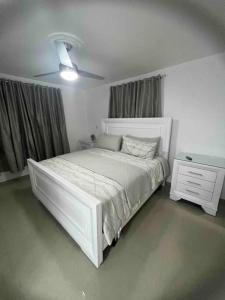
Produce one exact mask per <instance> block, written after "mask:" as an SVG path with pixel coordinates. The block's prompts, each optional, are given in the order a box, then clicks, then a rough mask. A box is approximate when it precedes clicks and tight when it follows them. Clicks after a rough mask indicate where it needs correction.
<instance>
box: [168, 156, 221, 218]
mask: <svg viewBox="0 0 225 300" xmlns="http://www.w3.org/2000/svg"><path fill="white" fill-rule="evenodd" d="M187 156H189V157H191V158H192V160H188V159H187V158H186V157H187ZM224 175H225V159H224V158H220V157H212V156H207V155H200V154H194V153H184V152H182V153H179V154H178V155H177V156H176V158H175V160H174V165H173V175H172V182H171V191H170V198H171V199H172V200H175V201H178V200H180V199H185V200H188V201H191V202H194V203H197V204H199V205H201V207H202V208H203V210H204V211H205V212H206V213H208V214H210V215H212V216H215V215H216V212H217V207H218V203H219V199H220V195H221V190H222V186H223V181H224Z"/></svg>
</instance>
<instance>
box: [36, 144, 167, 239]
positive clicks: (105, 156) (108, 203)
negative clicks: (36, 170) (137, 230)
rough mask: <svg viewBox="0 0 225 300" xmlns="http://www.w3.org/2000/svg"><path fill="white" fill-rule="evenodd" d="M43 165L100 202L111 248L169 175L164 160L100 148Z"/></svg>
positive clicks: (78, 152)
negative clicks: (122, 229) (133, 216)
mask: <svg viewBox="0 0 225 300" xmlns="http://www.w3.org/2000/svg"><path fill="white" fill-rule="evenodd" d="M40 164H42V165H43V166H45V168H47V169H49V170H51V171H53V172H55V173H56V174H57V175H59V176H61V177H63V178H64V179H66V180H68V181H69V182H70V183H72V184H74V185H76V186H78V187H79V188H81V189H83V190H84V191H86V192H87V193H89V194H91V195H93V196H95V197H96V198H98V199H99V200H100V201H101V203H102V218H103V219H102V224H103V233H104V236H105V239H106V241H107V243H108V244H109V245H110V244H111V243H112V241H113V239H114V237H115V236H116V235H117V234H118V232H120V230H121V228H122V225H123V224H125V223H126V221H127V220H128V219H129V218H130V216H131V215H132V213H133V212H134V211H135V210H136V209H137V207H138V206H140V204H141V203H142V202H143V201H145V200H146V199H147V198H148V197H149V196H150V195H151V193H152V191H153V190H155V188H156V187H157V186H158V185H159V183H160V182H162V181H163V180H164V178H165V177H167V176H168V163H167V161H166V160H165V159H164V158H162V157H156V158H155V159H153V160H148V159H142V158H139V157H135V156H132V155H128V154H124V153H121V152H113V151H110V150H104V149H98V148H94V149H89V150H83V151H77V152H73V153H69V154H65V155H61V156H57V157H55V158H51V159H47V160H44V161H42V162H40Z"/></svg>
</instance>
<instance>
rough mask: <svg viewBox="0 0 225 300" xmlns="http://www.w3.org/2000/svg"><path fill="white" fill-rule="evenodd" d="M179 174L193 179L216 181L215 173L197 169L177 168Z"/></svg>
mask: <svg viewBox="0 0 225 300" xmlns="http://www.w3.org/2000/svg"><path fill="white" fill-rule="evenodd" d="M178 172H179V174H183V175H188V176H191V177H194V178H199V179H203V180H208V181H212V182H215V181H216V172H213V171H209V170H204V169H199V168H193V167H189V166H183V165H181V166H179V171H178Z"/></svg>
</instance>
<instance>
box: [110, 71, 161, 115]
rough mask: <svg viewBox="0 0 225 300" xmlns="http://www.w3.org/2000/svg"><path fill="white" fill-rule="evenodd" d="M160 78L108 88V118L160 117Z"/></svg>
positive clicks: (155, 77)
mask: <svg viewBox="0 0 225 300" xmlns="http://www.w3.org/2000/svg"><path fill="white" fill-rule="evenodd" d="M161 116H162V111H161V76H154V77H151V78H146V79H143V80H138V81H134V82H128V83H125V84H122V85H118V86H112V87H111V88H110V101H109V118H153V117H161Z"/></svg>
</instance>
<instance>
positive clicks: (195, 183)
mask: <svg viewBox="0 0 225 300" xmlns="http://www.w3.org/2000/svg"><path fill="white" fill-rule="evenodd" d="M187 182H188V183H191V184H194V185H198V186H201V184H200V183H197V182H193V181H190V180H187Z"/></svg>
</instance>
